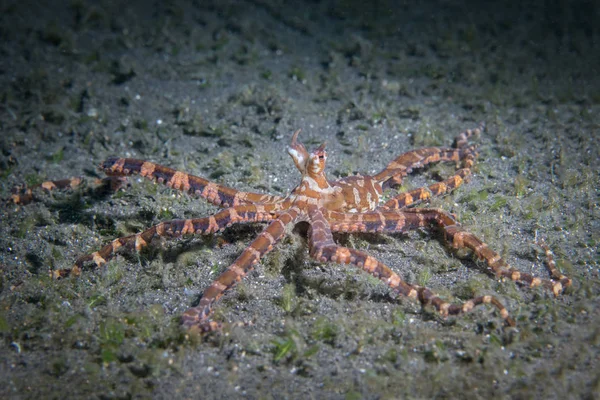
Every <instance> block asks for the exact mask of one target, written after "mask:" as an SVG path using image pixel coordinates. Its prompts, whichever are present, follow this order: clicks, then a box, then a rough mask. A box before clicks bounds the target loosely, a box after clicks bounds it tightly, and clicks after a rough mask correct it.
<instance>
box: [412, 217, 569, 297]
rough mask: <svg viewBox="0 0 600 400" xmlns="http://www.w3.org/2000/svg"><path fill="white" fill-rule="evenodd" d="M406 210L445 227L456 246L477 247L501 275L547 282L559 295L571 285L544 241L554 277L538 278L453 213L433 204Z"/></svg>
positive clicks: (533, 283) (532, 282) (529, 282)
mask: <svg viewBox="0 0 600 400" xmlns="http://www.w3.org/2000/svg"><path fill="white" fill-rule="evenodd" d="M403 212H404V213H405V214H410V213H414V214H417V215H421V218H423V219H424V220H426V221H427V222H428V223H429V224H431V225H433V226H437V227H439V228H441V229H442V230H443V232H444V234H445V236H446V239H447V240H448V242H449V243H451V244H452V246H453V247H454V248H455V249H462V248H468V249H470V250H472V251H473V253H474V254H475V256H477V258H479V259H480V260H485V262H486V263H487V265H488V266H489V268H490V269H491V270H492V272H493V273H494V274H496V276H498V277H502V278H508V279H511V280H513V281H515V282H520V283H524V284H527V285H528V286H530V287H536V286H540V285H541V286H544V287H545V288H547V289H549V290H551V291H552V293H554V295H555V296H558V295H559V294H561V293H562V292H563V290H564V289H566V288H567V287H569V286H571V283H572V282H571V279H569V278H568V277H566V276H565V275H562V274H561V273H560V272H558V270H557V269H556V264H555V263H554V260H553V258H552V253H551V252H550V249H549V248H548V247H547V246H545V247H544V245H542V248H544V250H545V252H546V255H547V256H548V263H547V268H548V270H549V272H550V275H551V277H552V280H549V279H541V278H537V277H535V276H533V275H531V274H529V273H527V272H521V271H519V270H517V269H515V268H513V267H511V266H510V265H509V264H508V263H507V262H506V261H505V260H504V259H503V258H502V257H500V255H499V254H498V253H496V252H495V251H493V250H492V249H490V248H489V246H488V245H487V244H485V243H484V242H483V241H481V239H479V238H478V237H477V236H475V235H474V234H472V233H469V232H465V231H464V230H463V229H462V228H461V227H460V226H459V225H458V223H457V222H456V220H455V219H454V217H452V216H451V215H450V214H449V213H447V212H445V211H443V210H439V209H433V208H412V209H407V210H403Z"/></svg>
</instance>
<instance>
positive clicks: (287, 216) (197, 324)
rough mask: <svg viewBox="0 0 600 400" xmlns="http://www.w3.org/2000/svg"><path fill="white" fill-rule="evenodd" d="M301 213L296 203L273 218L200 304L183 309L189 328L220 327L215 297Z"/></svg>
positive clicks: (245, 269) (280, 235)
mask: <svg viewBox="0 0 600 400" xmlns="http://www.w3.org/2000/svg"><path fill="white" fill-rule="evenodd" d="M299 215H300V210H299V209H298V208H297V207H292V208H290V209H289V210H287V211H286V212H284V213H282V214H280V215H279V216H278V217H277V218H276V219H275V220H273V221H272V222H271V223H270V224H269V226H267V228H265V230H264V231H262V233H261V234H260V235H259V236H258V238H256V239H255V240H254V241H253V242H252V243H251V244H250V245H249V246H248V247H247V248H246V249H245V250H244V251H243V252H242V254H241V255H240V256H239V257H238V258H237V259H236V260H235V261H234V262H233V264H231V265H230V266H229V267H227V269H226V270H225V271H224V272H223V273H222V274H221V275H219V277H218V278H217V279H216V280H215V281H214V282H213V283H212V284H211V285H210V286H209V287H208V288H207V289H206V290H205V291H204V293H203V294H202V298H201V299H200V303H199V304H198V306H196V307H193V308H190V309H188V310H187V311H186V312H185V313H183V316H182V323H183V325H184V326H185V327H186V328H192V329H197V330H198V331H199V332H200V333H204V332H209V331H213V330H215V329H218V328H219V324H218V323H217V322H214V321H210V320H209V317H210V315H211V313H212V307H213V304H214V303H215V301H217V300H218V299H219V298H220V297H221V296H223V294H224V293H225V292H226V291H227V290H229V289H231V288H232V287H233V286H234V285H235V284H236V283H237V282H239V281H240V280H242V278H244V277H245V276H246V275H247V274H248V272H250V271H251V270H252V269H253V268H254V265H255V264H256V263H257V262H258V261H259V260H260V258H261V257H262V256H263V255H265V254H266V253H268V252H269V251H271V249H272V248H273V246H274V245H275V244H276V243H277V242H278V241H279V240H280V239H281V238H282V237H283V236H284V235H285V231H286V227H287V226H288V225H289V224H291V223H294V222H295V221H296V220H297V218H298V216H299Z"/></svg>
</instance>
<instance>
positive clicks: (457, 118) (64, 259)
mask: <svg viewBox="0 0 600 400" xmlns="http://www.w3.org/2000/svg"><path fill="white" fill-rule="evenodd" d="M38 3H40V4H38ZM41 3H44V4H41ZM50 3H54V4H50ZM364 3H367V2H360V1H356V2H353V1H337V2H336V1H305V2H283V1H276V0H273V1H271V0H254V1H247V2H244V1H216V0H215V1H195V2H192V1H190V2H183V1H181V2H168V5H167V2H158V1H156V2H146V1H137V2H117V1H109V0H105V1H94V2H92V1H70V2H66V1H54V2H35V1H2V2H1V6H0V7H1V9H0V38H1V41H0V132H1V139H0V143H1V146H2V153H1V155H0V169H1V171H0V172H1V178H2V179H1V192H0V196H1V197H2V200H3V202H2V206H1V208H0V216H1V217H0V218H1V223H0V230H1V231H0V266H1V271H2V272H1V281H0V337H1V338H2V341H1V344H0V376H1V378H0V397H1V398H15V399H27V398H36V399H41V398H100V399H112V398H116V399H128V398H150V397H152V398H202V399H212V398H223V397H225V396H227V397H228V398H250V399H285V398H290V399H292V398H302V399H309V398H313V399H325V398H327V399H363V398H364V399H396V398H416V399H419V398H465V399H479V398H485V399H490V398H516V399H520V398H522V399H529V398H549V399H552V398H561V399H565V398H573V399H597V398H599V397H600V396H599V393H600V361H599V360H600V300H599V295H600V282H599V272H598V269H599V265H600V262H599V255H598V243H599V241H600V227H599V223H598V216H599V209H598V203H599V196H598V187H599V181H600V179H599V172H598V167H599V160H598V159H599V145H598V143H599V139H598V137H599V135H600V81H599V72H600V71H599V66H600V30H599V26H600V25H599V24H598V21H600V11H599V8H598V5H597V3H595V2H593V1H573V2H571V1H546V2H543V1H530V2H517V1H514V2H477V1H472V2H466V1H465V2H461V1H456V2H455V1H441V0H440V1H427V2H410V1H405V2H401V1H397V2H394V1H375V2H369V3H370V4H368V5H367V4H364ZM480 121H485V122H486V123H487V126H488V129H487V132H485V134H484V135H482V137H481V138H480V139H478V140H477V142H478V143H479V144H480V156H479V158H478V162H477V164H476V166H475V168H474V171H473V172H474V173H473V176H472V179H471V180H470V182H468V183H467V184H465V185H464V186H462V187H461V188H459V189H458V190H457V191H456V192H454V193H452V194H451V195H448V196H445V197H443V198H438V199H435V200H434V201H432V202H431V205H432V206H434V207H440V208H443V209H445V210H447V211H449V212H452V213H455V214H456V215H457V216H458V218H459V219H460V220H461V222H462V224H463V226H464V227H465V229H467V230H469V231H472V232H474V233H476V234H477V235H479V236H480V237H482V238H483V239H484V240H485V241H486V242H487V243H488V244H489V245H490V246H491V247H492V248H494V249H496V250H497V251H498V252H499V253H500V254H502V255H503V256H504V257H506V259H507V260H508V261H509V262H510V263H511V264H512V265H513V266H515V267H516V268H519V269H520V270H522V271H527V272H532V273H534V274H536V275H537V276H541V277H546V276H547V273H546V270H545V268H544V255H543V252H542V251H540V249H539V248H538V247H537V246H536V245H535V244H534V242H535V240H536V237H537V238H544V239H545V240H546V242H547V243H548V244H549V245H550V247H551V248H552V249H553V251H554V253H555V257H556V261H557V265H558V266H559V267H560V268H561V270H562V271H563V272H564V273H566V274H568V275H569V276H570V277H572V279H573V282H574V284H573V288H572V290H570V291H569V292H568V293H567V294H565V295H563V296H560V297H558V298H554V296H553V295H552V294H551V293H549V292H548V291H546V290H543V289H529V288H527V287H522V286H520V285H515V284H514V283H512V282H500V281H499V280H497V279H494V277H492V276H490V275H489V274H486V273H485V266H484V265H482V264H481V263H479V262H475V261H474V260H473V259H472V258H471V257H469V255H468V254H466V253H458V254H457V253H456V252H453V251H451V250H448V247H446V246H445V245H444V243H443V241H442V240H440V239H441V238H440V236H439V234H438V233H436V232H426V231H418V232H411V233H408V234H404V235H400V234H398V235H353V236H351V235H341V236H340V237H338V239H339V241H340V242H341V243H344V244H345V245H346V246H350V247H355V248H359V249H362V250H365V251H367V252H368V253H369V254H371V255H373V256H375V257H377V258H378V259H379V260H381V261H383V262H385V263H386V264H387V265H389V266H390V267H391V268H393V269H394V270H395V271H397V272H398V273H399V274H400V275H401V276H402V277H403V278H404V279H406V280H407V281H409V282H414V283H421V284H426V285H428V286H429V287H430V288H432V289H433V290H434V291H435V292H437V293H439V294H440V295H441V296H442V297H443V298H445V299H448V300H452V301H454V302H459V301H464V300H466V299H468V298H470V297H471V296H473V295H482V294H491V295H494V296H498V297H499V298H500V299H501V300H502V301H503V302H504V304H505V305H506V307H507V308H508V310H509V311H510V313H511V314H512V315H513V316H514V318H515V319H516V320H517V327H516V328H513V329H509V328H504V327H503V326H502V320H501V318H500V317H499V316H498V314H497V313H496V312H495V311H494V310H493V309H489V308H485V307H480V308H478V309H477V310H476V311H474V312H472V313H469V314H468V315H464V316H460V317H457V318H449V319H447V320H444V319H442V318H440V317H439V316H437V315H436V314H435V313H434V312H433V311H432V310H431V309H428V308H425V309H422V308H421V307H420V306H419V305H418V304H414V303H413V302H411V301H408V300H406V299H396V298H394V296H392V294H391V293H390V291H389V290H388V289H387V288H386V287H385V285H383V284H382V283H380V282H379V281H377V280H376V279H375V278H372V277H369V276H367V275H366V274H364V273H362V272H360V271H358V270H356V269H355V268H353V267H349V266H342V265H336V264H325V265H320V264H318V263H315V262H312V261H311V260H310V259H309V257H308V253H307V251H306V242H305V240H304V239H302V237H301V236H300V235H299V234H298V233H293V234H291V235H290V236H289V237H288V238H286V239H285V240H283V241H282V242H281V243H280V244H279V245H278V246H277V248H276V249H275V250H274V251H273V252H271V253H270V254H269V255H268V256H267V257H265V259H264V260H263V262H262V263H261V264H259V265H258V266H257V268H256V269H255V270H254V271H253V272H252V273H250V274H249V276H247V277H246V279H245V280H244V281H243V283H241V284H240V285H238V286H237V287H236V288H235V289H234V290H232V291H230V292H229V293H228V294H227V295H226V296H224V298H223V299H222V300H221V301H220V302H219V303H218V304H217V306H216V314H215V318H216V319H217V320H219V321H223V322H225V326H224V328H223V330H222V331H221V332H218V333H214V334H211V335H208V336H207V337H203V338H199V337H195V336H193V337H190V336H189V335H187V334H186V332H185V331H183V330H182V329H181V328H180V327H179V316H180V315H181V313H182V312H183V311H184V310H185V309H186V308H188V307H190V306H191V305H192V304H195V302H197V300H198V298H199V295H200V294H201V293H202V291H203V290H204V289H205V288H206V287H207V286H208V285H209V284H210V282H211V281H212V280H213V279H214V278H215V277H216V276H217V274H218V273H219V272H221V271H223V270H224V269H225V268H226V267H227V265H228V264H229V263H230V262H232V261H233V260H234V259H235V257H236V256H237V255H238V254H239V253H240V252H241V251H242V250H243V248H244V247H245V246H246V245H247V244H248V243H249V242H250V241H251V240H252V238H254V237H256V236H257V235H258V233H259V232H260V229H261V226H260V225H250V226H238V227H234V228H230V229H228V230H227V231H226V232H224V233H223V234H219V235H213V236H210V237H207V238H186V239H182V240H178V241H162V240H158V241H156V242H155V243H153V245H152V246H151V249H150V250H148V251H145V252H143V253H142V254H140V255H139V256H138V255H136V254H123V255H120V256H118V257H116V258H115V259H113V261H111V262H110V263H109V264H108V266H107V267H106V268H102V269H98V270H93V269H87V270H85V271H84V272H83V274H82V276H81V277H80V278H78V279H77V278H67V279H64V280H60V281H54V280H52V279H50V278H49V276H48V272H49V270H51V269H53V268H54V269H56V268H66V267H69V266H71V265H72V263H73V261H74V260H75V259H76V258H77V256H78V255H81V254H84V253H89V252H91V251H94V250H96V249H98V248H99V247H100V245H101V244H103V243H108V242H109V241H110V240H112V239H113V238H115V237H118V236H122V235H127V234H132V233H135V232H138V231H140V230H141V229H143V228H144V227H147V226H150V225H152V224H155V223H158V222H160V221H161V220H166V219H172V218H189V217H198V216H205V215H208V214H210V213H211V212H214V211H215V209H216V207H213V206H208V205H207V203H206V202H205V201H204V200H202V199H196V198H192V197H190V196H188V195H181V194H179V193H177V192H174V191H172V190H170V189H168V188H164V187H162V186H156V185H154V184H152V183H150V182H141V181H140V180H139V179H130V180H129V182H130V187H128V188H127V189H126V190H125V191H121V192H118V193H116V194H113V195H101V194H99V193H96V192H94V191H93V190H92V185H91V184H90V185H88V186H83V187H82V188H80V189H78V190H75V191H66V192H54V193H51V194H48V193H44V192H36V193H37V194H36V196H37V201H36V202H34V203H32V204H30V205H27V206H18V205H14V204H10V203H8V202H6V200H7V199H8V198H9V197H10V189H11V188H12V187H13V186H14V185H16V184H20V183H24V182H26V183H29V184H35V183H39V182H41V181H43V180H45V179H58V178H64V177H71V176H83V177H85V178H87V179H88V182H93V180H94V179H95V178H98V177H101V176H102V175H101V173H99V172H98V170H97V168H96V167H97V165H98V164H99V163H100V162H101V161H102V160H103V159H105V158H106V157H108V156H129V157H136V158H143V159H148V160H152V161H155V162H157V163H161V164H164V165H168V166H171V167H174V168H177V169H181V170H184V171H187V172H190V173H193V174H196V175H200V176H205V177H208V178H210V179H213V180H215V181H216V182H219V183H223V184H226V185H230V186H232V187H235V188H239V189H242V190H255V191H261V192H269V193H274V194H279V195H285V194H286V193H288V192H289V191H290V190H291V189H292V188H293V187H294V185H295V184H296V183H297V182H298V178H299V174H298V173H297V171H296V170H295V168H294V167H293V164H292V162H291V160H290V158H289V156H288V155H287V154H286V146H287V144H288V143H289V140H290V137H291V133H292V132H293V131H294V130H295V129H297V128H302V129H303V131H302V134H301V136H300V139H301V141H303V142H304V143H305V144H306V145H307V147H309V148H315V147H316V146H318V145H319V144H320V143H322V142H326V143H327V150H328V152H329V153H328V154H329V159H328V172H329V176H330V177H331V178H338V177H341V176H345V175H348V174H352V173H356V172H362V173H366V174H372V173H375V172H377V171H379V170H380V169H381V168H383V167H384V166H385V165H386V164H387V162H389V161H390V160H392V159H393V158H394V157H395V156H396V155H398V154H400V153H402V152H404V151H407V150H410V149H413V148H416V147H421V146H431V145H436V146H437V145H441V146H447V145H450V144H451V143H452V140H453V138H454V136H455V135H456V134H457V133H459V132H460V131H461V130H463V129H467V128H473V127H475V126H476V125H477V124H478V123H479V122H480ZM453 171H454V166H453V165H440V166H433V167H431V168H427V169H425V170H423V171H418V173H416V174H413V176H411V179H408V180H406V181H405V185H403V188H402V189H403V190H405V189H408V188H414V187H418V186H420V185H423V184H425V183H431V182H434V181H436V180H439V179H441V178H442V177H446V176H449V175H451V174H452V173H453ZM388 195H389V194H388ZM240 321H244V322H247V323H251V324H250V325H248V326H239V324H236V322H240Z"/></svg>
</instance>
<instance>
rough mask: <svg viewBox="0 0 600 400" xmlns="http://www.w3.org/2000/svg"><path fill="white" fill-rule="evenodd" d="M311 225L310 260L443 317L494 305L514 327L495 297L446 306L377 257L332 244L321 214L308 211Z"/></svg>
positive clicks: (427, 290)
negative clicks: (358, 273) (368, 279)
mask: <svg viewBox="0 0 600 400" xmlns="http://www.w3.org/2000/svg"><path fill="white" fill-rule="evenodd" d="M309 221H310V223H311V227H310V230H309V238H308V240H309V251H310V255H311V257H313V258H314V259H316V260H317V261H319V262H335V263H339V264H352V265H355V266H356V267H358V268H360V269H362V270H363V271H365V272H368V273H369V274H371V275H372V276H374V277H375V278H378V279H380V280H381V281H383V282H384V283H385V284H387V285H388V286H389V287H390V288H391V289H393V290H394V291H395V292H396V293H398V294H400V295H401V296H405V297H409V298H411V299H413V300H417V301H419V303H421V305H423V306H427V305H431V306H433V307H434V308H435V309H436V311H437V312H438V313H439V314H440V315H442V316H443V317H447V316H448V315H458V314H462V313H465V312H469V311H471V310H472V309H473V308H474V307H476V306H478V305H480V304H491V305H493V306H494V307H496V309H498V312H499V313H500V316H501V317H502V319H504V321H505V323H506V324H507V325H509V326H514V325H515V321H514V320H513V319H512V318H511V317H510V316H509V314H508V311H507V310H506V307H504V305H503V304H502V303H501V302H500V301H499V300H498V299H496V298H495V297H493V296H478V297H474V298H472V299H470V300H468V301H465V302H464V303H462V304H451V303H447V302H445V301H444V300H442V299H441V298H440V297H438V296H437V295H435V294H434V293H433V292H432V291H431V290H429V289H428V288H426V287H423V286H419V285H411V284H409V283H407V282H405V281H403V280H402V278H400V276H399V275H398V274H396V273H395V272H394V271H392V270H391V269H390V268H389V267H388V266H386V265H385V264H383V263H382V262H380V261H378V260H377V259H375V258H374V257H371V256H369V255H368V254H366V253H364V252H362V251H360V250H356V249H351V248H347V247H342V246H339V245H337V244H336V243H335V242H334V241H333V236H332V235H331V229H330V228H329V225H328V223H327V220H326V218H325V216H324V214H323V212H322V211H321V210H318V209H312V210H309Z"/></svg>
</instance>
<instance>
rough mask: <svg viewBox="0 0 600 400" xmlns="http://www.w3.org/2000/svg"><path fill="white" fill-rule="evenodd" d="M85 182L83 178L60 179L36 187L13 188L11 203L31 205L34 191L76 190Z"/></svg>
mask: <svg viewBox="0 0 600 400" xmlns="http://www.w3.org/2000/svg"><path fill="white" fill-rule="evenodd" d="M82 181H83V179H82V178H79V177H75V178H68V179H60V180H56V181H45V182H42V183H40V184H39V185H34V186H31V187H26V186H15V187H13V188H12V190H11V192H12V193H11V196H10V201H12V202H13V203H14V204H22V205H25V204H29V203H31V202H32V201H33V200H34V194H33V191H34V190H36V189H38V188H40V189H44V190H46V191H48V192H49V191H52V190H57V189H58V190H65V189H75V188H76V187H78V186H79V185H81V182H82Z"/></svg>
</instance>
